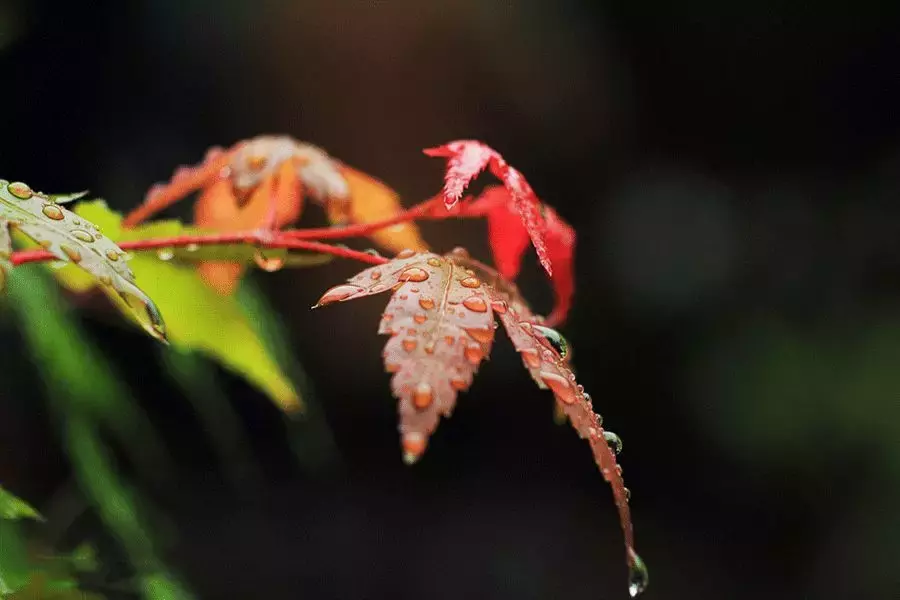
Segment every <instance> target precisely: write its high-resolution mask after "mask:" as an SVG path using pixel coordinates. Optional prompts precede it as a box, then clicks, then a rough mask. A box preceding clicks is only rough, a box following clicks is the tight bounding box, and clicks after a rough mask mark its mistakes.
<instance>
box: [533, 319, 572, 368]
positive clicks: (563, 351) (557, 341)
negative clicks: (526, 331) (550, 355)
mask: <svg viewBox="0 0 900 600" xmlns="http://www.w3.org/2000/svg"><path fill="white" fill-rule="evenodd" d="M533 329H534V331H535V333H537V334H538V335H540V336H541V337H543V338H544V339H545V340H547V343H549V344H550V346H551V347H552V348H553V349H554V350H556V353H557V354H559V357H560V358H562V359H563V360H566V359H567V358H568V356H569V342H568V341H566V338H564V337H563V336H562V334H561V333H560V332H558V331H557V330H555V329H551V328H550V327H544V326H543V325H534V326H533Z"/></svg>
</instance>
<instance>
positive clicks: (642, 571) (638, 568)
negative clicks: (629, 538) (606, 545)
mask: <svg viewBox="0 0 900 600" xmlns="http://www.w3.org/2000/svg"><path fill="white" fill-rule="evenodd" d="M628 555H629V565H628V595H630V596H631V597H632V598H637V597H638V596H639V595H641V594H642V593H643V592H644V590H646V589H647V585H648V584H649V583H650V573H649V572H648V571H647V565H645V564H644V561H643V560H641V557H640V556H638V555H637V552H635V551H634V550H632V549H630V548H629V549H628Z"/></svg>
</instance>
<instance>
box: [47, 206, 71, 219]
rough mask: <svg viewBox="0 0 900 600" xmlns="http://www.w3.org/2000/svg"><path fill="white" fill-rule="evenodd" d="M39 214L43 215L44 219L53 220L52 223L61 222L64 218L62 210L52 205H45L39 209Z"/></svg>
mask: <svg viewBox="0 0 900 600" xmlns="http://www.w3.org/2000/svg"><path fill="white" fill-rule="evenodd" d="M41 212H42V213H44V216H45V217H47V218H48V219H53V220H54V221H62V220H63V219H65V218H66V216H65V215H64V214H63V211H62V209H61V208H60V207H58V206H56V205H54V204H47V205H46V206H44V208H42V209H41Z"/></svg>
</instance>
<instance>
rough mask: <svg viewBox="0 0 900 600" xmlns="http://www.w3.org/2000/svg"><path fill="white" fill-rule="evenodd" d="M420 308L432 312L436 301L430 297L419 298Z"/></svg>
mask: <svg viewBox="0 0 900 600" xmlns="http://www.w3.org/2000/svg"><path fill="white" fill-rule="evenodd" d="M419 306H421V307H422V308H424V309H425V310H431V309H432V308H434V299H433V298H430V297H428V296H422V297H421V298H419Z"/></svg>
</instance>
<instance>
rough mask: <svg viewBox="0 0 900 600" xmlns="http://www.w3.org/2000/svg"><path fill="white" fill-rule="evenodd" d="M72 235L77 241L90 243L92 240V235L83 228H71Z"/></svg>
mask: <svg viewBox="0 0 900 600" xmlns="http://www.w3.org/2000/svg"><path fill="white" fill-rule="evenodd" d="M45 208H46V207H45ZM72 236H74V237H75V239H76V240H78V241H79V242H84V243H85V244H90V243H92V242H93V241H94V236H93V235H92V234H91V233H90V232H89V231H85V230H84V229H73V230H72Z"/></svg>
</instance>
